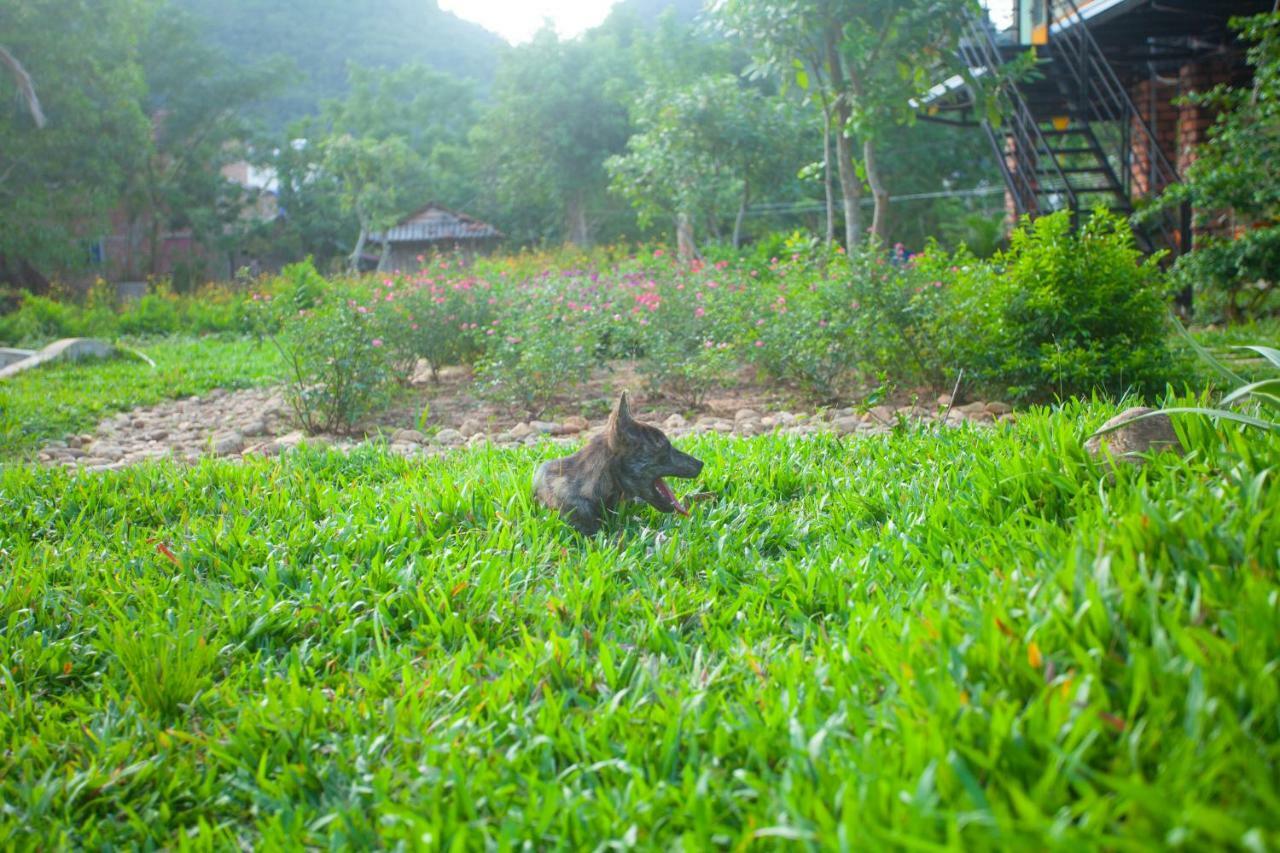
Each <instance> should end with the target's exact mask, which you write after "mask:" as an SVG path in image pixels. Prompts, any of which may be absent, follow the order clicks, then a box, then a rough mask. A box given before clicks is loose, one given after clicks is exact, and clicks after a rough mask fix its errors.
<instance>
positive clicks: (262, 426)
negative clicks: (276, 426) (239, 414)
mask: <svg viewBox="0 0 1280 853" xmlns="http://www.w3.org/2000/svg"><path fill="white" fill-rule="evenodd" d="M240 432H241V433H243V434H244V435H247V436H259V435H266V434H267V422H266V421H265V420H263V419H262V418H254V419H253V420H251V421H249V422H248V423H247V424H245V425H244V426H243V427H241V428H240ZM160 438H164V436H163V435H162V436H160Z"/></svg>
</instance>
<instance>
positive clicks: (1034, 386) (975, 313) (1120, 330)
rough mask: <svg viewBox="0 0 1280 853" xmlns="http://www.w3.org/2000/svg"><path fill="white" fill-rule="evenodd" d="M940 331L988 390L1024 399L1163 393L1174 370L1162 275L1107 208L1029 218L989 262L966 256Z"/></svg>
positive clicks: (945, 346) (949, 349) (938, 321)
mask: <svg viewBox="0 0 1280 853" xmlns="http://www.w3.org/2000/svg"><path fill="white" fill-rule="evenodd" d="M957 260H958V263H956V264H955V266H956V267H957V272H958V274H957V276H956V277H955V282H954V286H953V292H952V294H951V296H950V298H949V300H948V303H949V304H948V305H947V306H946V307H945V308H944V309H942V311H943V316H940V317H936V318H935V319H934V322H933V327H934V329H935V331H936V332H937V333H938V335H939V337H940V338H946V340H945V341H942V342H941V344H940V347H939V349H940V350H941V351H942V352H946V353H950V354H952V355H953V356H954V357H955V358H956V360H957V362H958V366H961V367H965V368H966V369H967V370H968V372H969V374H970V375H971V376H974V377H975V379H976V380H977V381H978V383H979V384H980V385H984V386H987V387H989V388H991V389H994V390H999V391H1000V392H1002V393H1007V394H1008V395H1009V396H1011V397H1012V398H1014V399H1017V400H1037V399H1046V398H1050V397H1053V396H1057V397H1060V398H1061V397H1065V396H1067V395H1070V394H1088V393H1089V392H1091V391H1094V390H1101V391H1105V392H1108V393H1112V394H1121V393H1124V392H1126V391H1137V392H1144V391H1146V392H1150V391H1155V390H1157V389H1159V388H1160V387H1161V386H1162V385H1163V384H1164V383H1165V382H1166V381H1167V380H1168V379H1169V378H1170V375H1171V372H1172V370H1173V364H1174V363H1173V358H1172V354H1171V351H1170V349H1169V347H1168V343H1167V341H1166V331H1167V330H1166V325H1165V317H1166V313H1167V311H1166V305H1165V298H1164V288H1165V281H1164V278H1163V276H1162V274H1161V272H1160V269H1159V266H1158V259H1157V258H1147V259H1145V260H1144V259H1143V258H1142V253H1141V252H1140V251H1139V250H1138V249H1137V247H1136V246H1135V245H1134V240H1133V234H1132V231H1131V230H1130V228H1129V225H1128V223H1127V222H1126V221H1125V220H1124V219H1122V218H1121V217H1119V216H1117V215H1115V214H1113V213H1109V212H1107V211H1105V210H1102V209H1099V210H1097V211H1095V212H1094V214H1093V215H1092V217H1091V218H1090V219H1089V221H1088V222H1087V223H1086V224H1085V225H1084V226H1083V227H1082V228H1081V229H1079V231H1074V230H1073V229H1072V225H1071V220H1070V217H1069V214H1068V213H1067V212H1065V211H1063V212H1061V213H1055V214H1052V215H1049V216H1043V217H1041V218H1039V219H1037V220H1035V221H1034V222H1023V223H1022V225H1021V226H1020V227H1019V229H1018V230H1017V231H1016V232H1015V233H1014V234H1013V236H1012V239H1011V243H1010V247H1009V250H1008V251H1007V252H1005V253H1002V254H999V255H997V256H996V258H995V259H994V261H993V263H992V265H990V266H986V265H982V264H979V263H976V262H973V261H972V259H971V258H968V257H965V256H960V257H959V258H958V259H957Z"/></svg>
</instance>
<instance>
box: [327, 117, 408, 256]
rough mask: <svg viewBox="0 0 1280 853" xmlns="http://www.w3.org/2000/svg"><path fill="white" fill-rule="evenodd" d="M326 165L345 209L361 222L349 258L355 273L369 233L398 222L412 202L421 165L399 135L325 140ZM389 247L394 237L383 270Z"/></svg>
mask: <svg viewBox="0 0 1280 853" xmlns="http://www.w3.org/2000/svg"><path fill="white" fill-rule="evenodd" d="M324 169H325V170H326V171H327V172H329V173H330V174H332V175H333V176H334V177H335V178H336V179H337V180H338V182H339V186H340V190H339V193H340V195H339V198H340V203H341V205H342V208H343V209H344V210H346V211H349V212H351V213H354V214H355V216H356V220H357V221H358V222H359V223H360V236H359V238H358V239H357V240H356V245H355V248H354V249H352V251H351V257H350V268H351V271H352V272H355V271H357V270H358V269H359V267H360V257H361V255H363V254H364V247H365V244H366V243H367V242H368V240H369V235H370V234H372V233H373V232H375V231H385V230H386V229H388V228H390V227H391V226H393V225H395V224H396V222H397V221H398V220H399V219H400V217H401V216H402V215H404V213H405V212H406V210H407V208H408V206H409V205H412V204H413V203H414V198H413V196H411V195H409V194H408V193H407V191H406V187H407V186H409V185H410V184H411V183H412V178H413V176H414V174H415V173H416V172H418V170H420V169H421V163H420V160H419V158H418V157H417V155H416V154H415V153H414V151H413V149H412V148H410V147H409V144H408V143H407V142H405V141H404V139H402V138H401V137H399V136H391V137H388V138H386V139H374V138H372V137H368V136H364V137H359V138H356V137H354V136H351V135H350V134H344V135H342V136H334V137H331V138H330V139H328V140H327V141H326V142H325V152H324ZM390 248H391V244H390V241H388V240H383V241H382V256H381V258H379V260H378V269H379V270H382V269H384V268H385V267H386V264H387V257H388V254H389V252H390Z"/></svg>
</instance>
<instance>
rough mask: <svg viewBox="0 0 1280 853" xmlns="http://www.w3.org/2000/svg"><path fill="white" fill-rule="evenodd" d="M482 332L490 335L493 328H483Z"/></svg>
mask: <svg viewBox="0 0 1280 853" xmlns="http://www.w3.org/2000/svg"><path fill="white" fill-rule="evenodd" d="M484 333H485V334H486V335H492V334H493V329H485V330H484Z"/></svg>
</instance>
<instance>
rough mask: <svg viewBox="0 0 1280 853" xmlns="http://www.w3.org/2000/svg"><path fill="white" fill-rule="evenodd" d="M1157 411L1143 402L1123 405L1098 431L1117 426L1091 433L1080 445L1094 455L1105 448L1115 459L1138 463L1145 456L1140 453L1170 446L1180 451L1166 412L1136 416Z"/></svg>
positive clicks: (1180, 446) (1180, 443)
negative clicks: (1142, 403) (1122, 409)
mask: <svg viewBox="0 0 1280 853" xmlns="http://www.w3.org/2000/svg"><path fill="white" fill-rule="evenodd" d="M1155 411H1157V410H1156V409H1149V408H1147V407H1146V406H1134V407H1132V408H1129V409H1125V410H1124V411H1123V412H1121V413H1120V414H1118V415H1116V416H1115V417H1114V418H1111V419H1110V420H1109V421H1107V422H1106V423H1104V424H1103V425H1102V426H1101V427H1099V428H1098V429H1099V431H1101V430H1104V429H1109V428H1111V427H1119V428H1118V429H1115V430H1113V431H1111V432H1107V433H1104V434H1102V435H1099V434H1098V433H1094V434H1093V435H1091V436H1089V438H1088V439H1087V440H1086V441H1085V443H1084V448H1085V450H1087V451H1088V452H1089V454H1090V455H1092V456H1094V457H1100V456H1102V454H1103V448H1104V447H1105V448H1107V449H1108V450H1109V451H1110V453H1111V455H1112V456H1113V457H1115V458H1116V459H1119V460H1122V461H1124V462H1128V463H1130V464H1132V465H1141V464H1143V462H1145V461H1146V460H1145V459H1144V458H1143V455H1144V454H1147V453H1151V452H1161V451H1165V450H1171V451H1174V452H1177V453H1181V452H1182V451H1183V447H1182V442H1181V441H1179V440H1178V434H1177V433H1176V432H1174V431H1173V422H1172V421H1171V420H1169V416H1168V415H1166V414H1155V415H1152V416H1151V417H1145V418H1141V419H1140V420H1138V418H1139V417H1140V416H1141V415H1147V414H1150V413H1152V412H1155Z"/></svg>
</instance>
